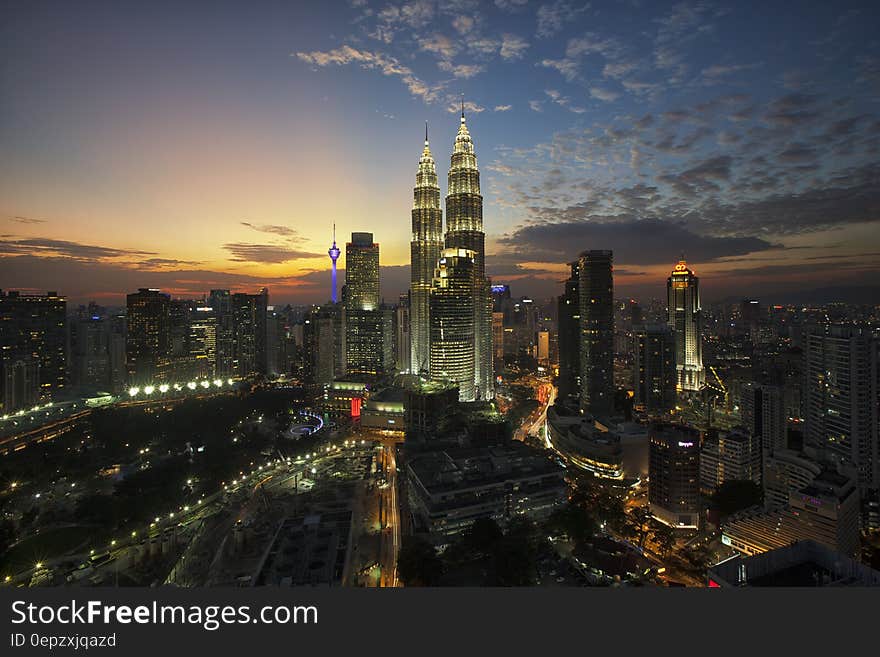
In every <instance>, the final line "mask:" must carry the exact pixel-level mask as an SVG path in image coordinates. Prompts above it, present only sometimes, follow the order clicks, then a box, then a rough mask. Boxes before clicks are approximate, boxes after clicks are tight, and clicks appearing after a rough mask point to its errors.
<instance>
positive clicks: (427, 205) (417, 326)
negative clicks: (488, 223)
mask: <svg viewBox="0 0 880 657" xmlns="http://www.w3.org/2000/svg"><path fill="white" fill-rule="evenodd" d="M410 257H411V265H412V267H411V272H412V273H411V285H410V289H411V295H410V326H411V329H410V338H411V341H412V342H411V344H412V347H411V349H412V351H411V363H412V371H413V373H415V374H420V375H422V376H424V377H426V378H430V379H433V380H438V381H449V382H453V383H456V384H457V385H458V387H459V399H460V400H461V401H473V400H478V399H491V398H492V397H494V393H493V384H494V381H493V378H494V377H493V372H492V295H491V288H490V282H489V279H488V278H486V235H485V233H484V232H483V197H482V195H481V194H480V172H479V170H478V169H477V156H476V154H475V153H474V144H473V141H471V135H470V133H469V132H468V129H467V124H466V122H465V117H464V109H462V112H461V125H460V126H459V128H458V134H457V135H456V137H455V146H454V148H453V151H452V161H451V164H450V167H449V176H448V190H447V194H446V235H445V239H444V236H443V211H442V210H441V208H440V185H439V184H438V182H437V168H436V166H435V164H434V157H433V156H432V155H431V149H430V148H429V146H428V129H427V126H426V127H425V149H424V150H423V151H422V157H421V159H420V160H419V170H418V173H417V174H416V186H415V188H414V189H413V210H412V242H411V243H410Z"/></svg>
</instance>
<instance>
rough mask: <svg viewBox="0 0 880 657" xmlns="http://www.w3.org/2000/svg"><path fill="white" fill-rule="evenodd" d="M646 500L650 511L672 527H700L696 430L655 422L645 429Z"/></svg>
mask: <svg viewBox="0 0 880 657" xmlns="http://www.w3.org/2000/svg"><path fill="white" fill-rule="evenodd" d="M648 449H649V454H648V477H649V482H648V504H649V507H650V510H651V514H652V515H653V516H654V517H655V518H656V519H657V520H659V521H660V522H662V523H665V524H667V525H669V526H670V527H674V528H676V529H698V528H699V527H700V511H701V508H702V507H701V505H700V432H699V431H697V430H696V429H692V428H690V427H686V426H682V425H673V424H655V425H653V426H652V427H651V429H650V432H649V448H648Z"/></svg>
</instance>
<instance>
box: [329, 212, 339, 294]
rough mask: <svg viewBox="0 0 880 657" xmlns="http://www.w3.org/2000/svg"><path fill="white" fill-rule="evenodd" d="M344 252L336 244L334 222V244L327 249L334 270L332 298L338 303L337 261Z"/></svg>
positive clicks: (334, 226) (331, 279) (331, 280)
mask: <svg viewBox="0 0 880 657" xmlns="http://www.w3.org/2000/svg"><path fill="white" fill-rule="evenodd" d="M341 253H342V251H340V249H339V247H338V246H336V224H333V245H332V246H331V247H330V248H329V249H327V255H329V256H330V268H331V271H332V272H333V273H332V274H331V276H330V285H331V289H330V300H331V301H332V302H333V303H336V301H337V299H336V261H337V260H339V255H340V254H341Z"/></svg>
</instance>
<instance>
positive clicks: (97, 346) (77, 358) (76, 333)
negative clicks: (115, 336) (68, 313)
mask: <svg viewBox="0 0 880 657" xmlns="http://www.w3.org/2000/svg"><path fill="white" fill-rule="evenodd" d="M92 306H94V304H92ZM70 353H71V356H70V365H71V373H72V379H73V384H74V385H76V386H78V387H85V388H89V389H93V390H107V389H109V388H110V324H109V322H108V321H107V319H106V318H105V317H104V316H102V314H101V312H100V310H98V309H97V308H93V309H91V310H90V309H85V308H84V307H83V306H80V310H79V312H77V313H76V315H75V316H74V317H72V318H71V320H70Z"/></svg>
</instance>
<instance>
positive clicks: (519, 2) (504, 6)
mask: <svg viewBox="0 0 880 657" xmlns="http://www.w3.org/2000/svg"><path fill="white" fill-rule="evenodd" d="M528 2H529V0H495V6H496V7H498V8H499V9H501V10H502V11H509V12H511V13H513V12H517V11H520V10H521V9H522V8H523V7H525V6H526V5H527V4H528Z"/></svg>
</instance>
